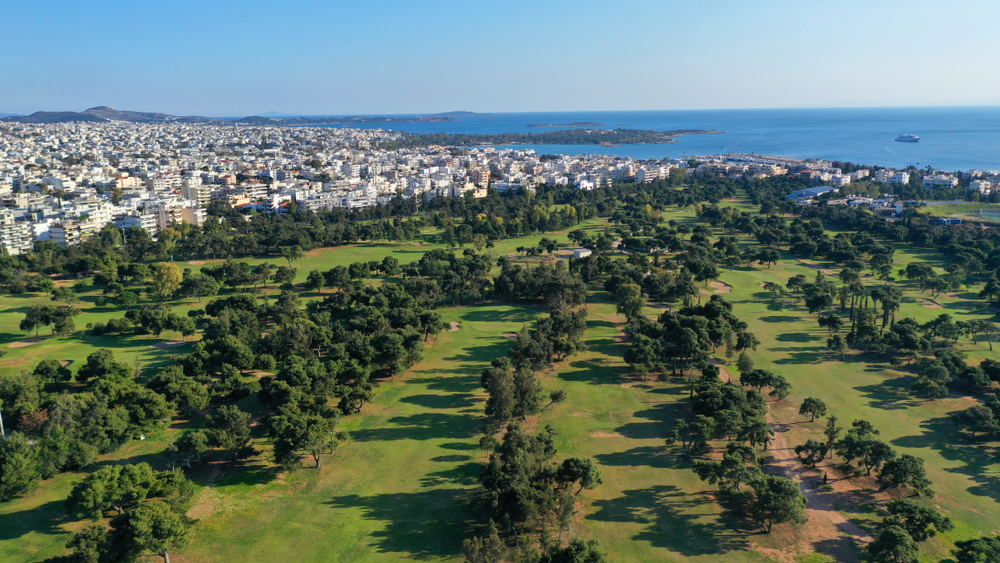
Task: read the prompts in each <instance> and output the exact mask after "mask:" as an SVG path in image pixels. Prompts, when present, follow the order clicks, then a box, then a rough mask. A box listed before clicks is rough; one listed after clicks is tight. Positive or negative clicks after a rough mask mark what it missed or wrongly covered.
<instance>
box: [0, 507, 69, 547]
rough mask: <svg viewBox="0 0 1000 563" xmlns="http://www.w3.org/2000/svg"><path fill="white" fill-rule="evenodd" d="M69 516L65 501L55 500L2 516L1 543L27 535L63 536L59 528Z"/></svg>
mask: <svg viewBox="0 0 1000 563" xmlns="http://www.w3.org/2000/svg"><path fill="white" fill-rule="evenodd" d="M68 518H69V516H68V515H67V514H66V508H65V507H64V506H63V501H61V500H53V501H49V502H47V503H45V504H42V505H39V506H37V507H35V508H29V509H26V510H19V511H17V512H8V513H6V514H2V515H0V541H6V540H13V539H17V538H19V537H21V536H23V535H26V534H31V533H35V534H50V535H63V534H65V533H66V530H63V529H61V528H60V527H59V526H60V525H61V524H62V523H63V521H65V520H67V519H68Z"/></svg>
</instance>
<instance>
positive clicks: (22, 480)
mask: <svg viewBox="0 0 1000 563" xmlns="http://www.w3.org/2000/svg"><path fill="white" fill-rule="evenodd" d="M41 479H42V475H41V473H40V472H39V467H38V457H37V456H36V454H35V452H34V450H33V448H32V446H31V442H29V441H28V438H26V437H25V436H24V434H21V433H20V432H12V433H11V434H10V435H9V436H8V437H7V439H6V440H0V502H7V501H9V500H11V499H12V498H14V497H17V496H21V495H26V494H29V493H31V492H32V491H34V490H35V487H37V486H38V482H39V481H41Z"/></svg>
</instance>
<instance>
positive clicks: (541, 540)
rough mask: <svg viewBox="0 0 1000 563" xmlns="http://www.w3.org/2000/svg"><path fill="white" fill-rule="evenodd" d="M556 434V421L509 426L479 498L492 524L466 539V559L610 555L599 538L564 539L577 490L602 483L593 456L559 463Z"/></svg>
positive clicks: (496, 448) (483, 478)
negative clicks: (539, 426) (530, 428)
mask: <svg viewBox="0 0 1000 563" xmlns="http://www.w3.org/2000/svg"><path fill="white" fill-rule="evenodd" d="M554 436H555V430H554V429H553V428H552V427H551V426H546V427H545V429H543V430H541V431H540V432H538V433H535V434H531V433H529V432H527V431H525V430H524V427H523V426H522V425H521V423H520V422H512V423H510V424H508V425H507V428H506V431H505V433H504V435H503V439H502V440H501V441H500V442H499V443H496V444H495V445H494V446H493V447H492V451H491V452H490V456H489V461H488V462H486V463H484V464H483V467H482V472H481V474H480V483H481V484H482V487H483V488H482V490H481V492H480V495H479V498H478V499H477V501H478V504H479V505H480V506H481V507H482V508H483V509H484V510H485V511H487V512H488V513H489V515H490V523H489V527H488V529H487V533H486V534H485V535H484V536H480V537H475V538H472V539H468V540H466V541H465V545H464V549H463V551H464V552H465V555H466V561H467V562H469V563H473V562H474V563H479V562H482V563H486V562H494V561H496V562H506V561H518V562H528V561H531V562H534V561H539V562H544V561H550V562H553V563H554V562H557V561H586V562H594V563H599V562H602V561H605V560H606V559H605V556H604V555H603V554H602V553H601V552H600V550H599V548H598V546H597V545H596V543H594V542H582V541H579V540H575V541H573V542H571V543H570V544H569V546H563V544H562V535H563V532H564V531H565V530H566V529H567V528H568V527H569V524H570V523H571V522H572V519H573V516H574V514H575V513H576V508H575V503H576V495H578V494H579V493H580V492H581V491H582V490H583V489H593V488H595V487H597V486H599V485H600V484H601V483H602V478H601V471H600V469H599V468H598V467H597V465H596V464H594V462H593V461H592V460H590V459H585V458H568V459H564V460H563V461H562V462H561V463H556V462H555V457H556V454H557V451H556V447H555V442H554V439H553V437H554ZM510 540H513V543H514V546H513V548H511V547H509V546H508V543H509V541H510ZM539 550H540V551H541V553H539Z"/></svg>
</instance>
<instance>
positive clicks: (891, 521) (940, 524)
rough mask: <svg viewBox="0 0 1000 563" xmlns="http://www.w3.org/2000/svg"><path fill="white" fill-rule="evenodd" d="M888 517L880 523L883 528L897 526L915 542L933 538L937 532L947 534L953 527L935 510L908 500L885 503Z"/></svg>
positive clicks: (950, 522) (901, 499)
mask: <svg viewBox="0 0 1000 563" xmlns="http://www.w3.org/2000/svg"><path fill="white" fill-rule="evenodd" d="M886 508H887V509H888V510H889V514H891V516H889V517H888V518H886V519H885V520H883V521H882V525H883V526H899V527H900V528H903V529H904V530H906V533H908V534H910V537H911V538H913V539H914V540H916V541H918V542H919V541H924V540H926V539H928V538H931V537H934V536H935V535H936V534H937V533H938V532H947V531H948V530H951V529H953V528H954V527H955V524H954V523H953V522H952V521H951V518H947V517H945V516H944V515H943V514H941V513H940V512H938V511H937V510H936V509H935V508H933V507H930V506H925V505H923V504H921V503H920V502H917V501H915V500H913V499H908V498H898V499H894V500H890V501H889V502H888V503H886Z"/></svg>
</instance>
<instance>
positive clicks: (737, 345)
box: [625, 295, 760, 376]
mask: <svg viewBox="0 0 1000 563" xmlns="http://www.w3.org/2000/svg"><path fill="white" fill-rule="evenodd" d="M747 329H748V325H747V324H746V323H745V322H744V321H741V320H739V319H738V318H737V317H736V315H734V314H733V306H732V304H731V303H729V302H728V301H726V300H725V299H724V298H723V297H722V296H721V295H713V296H712V297H711V299H709V301H708V302H707V303H705V304H703V305H694V306H690V307H684V308H682V309H680V310H679V311H676V312H673V311H666V312H664V313H663V314H662V315H660V317H659V318H658V319H657V320H656V322H652V321H650V320H649V319H647V318H646V317H645V316H644V315H641V314H639V315H635V316H634V317H633V318H632V319H631V320H630V322H629V326H628V327H627V329H626V333H627V334H628V335H629V340H630V341H629V347H628V350H627V351H626V352H625V361H626V362H628V364H629V365H630V366H631V367H632V369H633V370H634V371H635V372H636V373H639V374H641V375H644V376H645V375H648V374H654V373H661V374H662V373H665V372H666V371H667V370H668V369H669V370H670V371H671V373H673V374H676V373H677V372H678V370H680V371H681V372H682V373H683V372H684V371H686V370H687V369H688V368H690V367H692V366H695V365H698V364H700V363H702V362H706V361H707V360H708V359H709V356H710V355H711V354H712V353H714V352H715V351H716V350H717V349H718V348H719V347H723V346H724V347H726V349H727V352H728V353H736V352H742V351H746V350H756V349H757V346H758V345H759V344H760V342H759V341H758V340H757V337H755V336H754V335H753V333H751V332H750V331H749V330H747Z"/></svg>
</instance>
